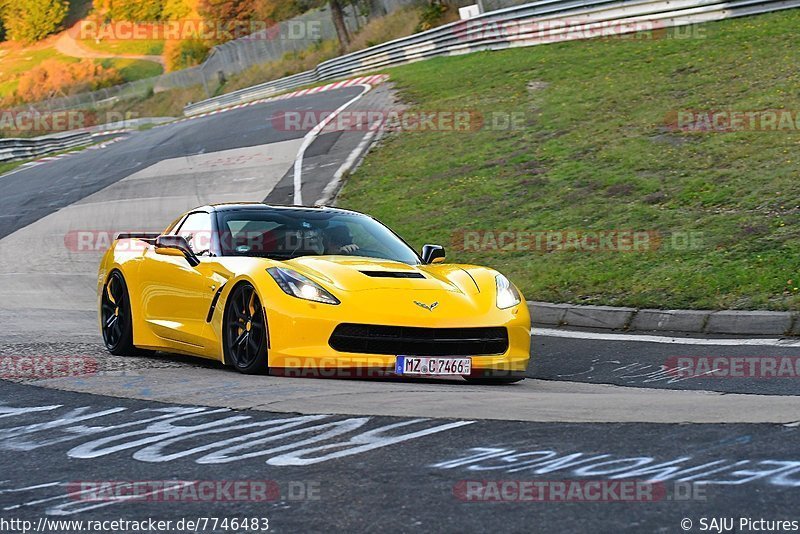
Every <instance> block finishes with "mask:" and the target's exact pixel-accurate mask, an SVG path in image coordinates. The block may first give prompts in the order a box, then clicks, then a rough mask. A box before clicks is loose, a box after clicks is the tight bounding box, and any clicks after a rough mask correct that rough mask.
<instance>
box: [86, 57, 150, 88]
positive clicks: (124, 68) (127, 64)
mask: <svg viewBox="0 0 800 534" xmlns="http://www.w3.org/2000/svg"><path fill="white" fill-rule="evenodd" d="M96 61H97V62H98V63H101V64H102V65H103V66H104V67H114V68H115V69H117V70H118V71H119V73H120V75H121V76H122V79H123V80H125V81H126V82H132V81H135V80H141V79H143V78H151V77H153V76H158V75H159V74H161V73H163V72H164V69H163V68H162V67H161V65H159V64H158V63H155V62H153V61H145V60H141V59H126V58H114V59H98V60H96Z"/></svg>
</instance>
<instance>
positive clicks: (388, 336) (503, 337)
mask: <svg viewBox="0 0 800 534" xmlns="http://www.w3.org/2000/svg"><path fill="white" fill-rule="evenodd" d="M328 343H329V344H330V346H331V347H332V348H333V349H334V350H337V351H339V352H356V353H361V354H408V355H414V356H480V355H486V354H503V353H504V352H505V351H506V350H508V331H507V330H506V329H505V328H503V327H482V328H417V327H410V326H383V325H372V324H351V323H344V324H340V325H339V326H337V327H336V329H335V330H334V331H333V334H331V338H330V340H329V341H328Z"/></svg>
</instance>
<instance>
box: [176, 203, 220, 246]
mask: <svg viewBox="0 0 800 534" xmlns="http://www.w3.org/2000/svg"><path fill="white" fill-rule="evenodd" d="M211 232H212V228H211V215H210V214H208V213H200V212H198V213H192V214H191V215H189V216H188V217H186V220H185V221H183V224H181V227H180V228H179V229H178V231H177V235H179V236H183V237H184V238H185V239H186V242H187V243H189V248H191V249H192V252H194V253H195V254H197V255H198V256H210V255H211Z"/></svg>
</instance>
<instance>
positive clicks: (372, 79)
mask: <svg viewBox="0 0 800 534" xmlns="http://www.w3.org/2000/svg"><path fill="white" fill-rule="evenodd" d="M388 79H389V75H388V74H374V75H372V76H360V77H358V78H351V79H349V80H342V81H339V82H333V83H329V84H327V85H320V86H318V87H311V88H309V89H300V90H299V91H292V92H291V93H284V94H282V95H278V96H271V97H268V98H260V99H258V100H252V101H250V102H243V103H241V104H236V105H234V106H228V107H225V108H220V109H215V110H214V111H207V112H205V113H199V114H197V115H192V116H190V117H186V118H184V119H180V120H177V121H175V122H171V123H169V124H176V123H179V122H186V121H190V120H193V119H200V118H203V117H209V116H211V115H217V114H219V113H225V112H227V111H233V110H235V109H241V108H246V107H249V106H256V105H258V104H264V103H266V102H275V101H277V100H286V99H288V98H295V97H298V96H306V95H313V94H317V93H322V92H325V91H334V90H336V89H342V88H345V87H353V86H357V85H365V84H366V85H371V86H375V85H378V84H380V83H383V82H385V81H386V80H388Z"/></svg>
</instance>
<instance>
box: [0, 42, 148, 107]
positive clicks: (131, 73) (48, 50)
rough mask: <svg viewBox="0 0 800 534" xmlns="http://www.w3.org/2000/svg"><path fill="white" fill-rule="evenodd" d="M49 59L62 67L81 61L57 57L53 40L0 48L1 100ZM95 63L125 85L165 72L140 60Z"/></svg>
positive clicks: (61, 56)
mask: <svg viewBox="0 0 800 534" xmlns="http://www.w3.org/2000/svg"><path fill="white" fill-rule="evenodd" d="M46 59H57V60H58V61H60V62H62V63H75V62H78V61H80V59H78V58H73V57H69V56H65V55H63V54H60V53H58V52H57V51H56V50H55V48H53V39H51V40H49V41H46V42H43V43H40V44H38V45H34V46H33V47H27V48H26V47H21V46H19V45H15V44H13V43H3V44H0V99H2V98H3V97H5V96H8V95H10V94H11V93H13V92H14V90H15V89H16V88H17V85H18V84H19V77H20V76H21V75H22V74H23V73H25V72H27V71H28V70H30V69H32V68H33V67H35V66H37V65H39V64H41V63H42V62H43V61H44V60H46ZM95 61H96V62H97V63H101V64H102V65H104V66H106V67H108V66H111V67H114V68H116V69H117V70H119V72H120V74H121V76H122V79H123V80H124V81H126V82H130V81H135V80H140V79H142V78H149V77H151V76H158V75H159V74H161V73H162V72H163V70H164V69H163V68H162V67H161V65H159V64H158V63H154V62H152V61H144V60H138V59H125V58H113V59H97V60H95Z"/></svg>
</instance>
